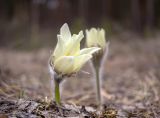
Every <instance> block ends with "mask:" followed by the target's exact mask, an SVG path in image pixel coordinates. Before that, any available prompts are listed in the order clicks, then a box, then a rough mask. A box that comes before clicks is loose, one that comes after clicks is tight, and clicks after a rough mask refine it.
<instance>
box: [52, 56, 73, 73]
mask: <svg viewBox="0 0 160 118" xmlns="http://www.w3.org/2000/svg"><path fill="white" fill-rule="evenodd" d="M73 66H74V57H73V56H62V57H60V58H59V59H57V60H55V63H54V68H55V71H57V72H59V73H62V74H70V73H72V72H73Z"/></svg>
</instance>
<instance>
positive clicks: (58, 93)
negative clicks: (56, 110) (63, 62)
mask: <svg viewBox="0 0 160 118" xmlns="http://www.w3.org/2000/svg"><path fill="white" fill-rule="evenodd" d="M59 84H60V82H59V81H57V80H55V101H56V103H57V104H58V105H60V102H61V98H60V91H59Z"/></svg>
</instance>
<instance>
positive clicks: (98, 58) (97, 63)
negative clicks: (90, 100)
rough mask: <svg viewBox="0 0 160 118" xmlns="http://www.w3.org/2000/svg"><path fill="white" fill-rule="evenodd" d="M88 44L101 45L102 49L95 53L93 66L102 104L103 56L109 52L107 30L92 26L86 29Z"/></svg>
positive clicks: (88, 45)
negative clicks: (101, 77)
mask: <svg viewBox="0 0 160 118" xmlns="http://www.w3.org/2000/svg"><path fill="white" fill-rule="evenodd" d="M86 45H87V47H99V48H101V50H99V51H97V52H96V53H94V54H93V59H92V63H93V67H94V69H95V75H96V88H97V102H98V105H101V90H100V89H101V86H100V77H99V76H100V75H99V73H100V72H99V71H100V67H101V62H102V58H103V57H104V55H107V53H108V45H109V43H106V40H105V30H104V29H96V28H91V29H90V30H86Z"/></svg>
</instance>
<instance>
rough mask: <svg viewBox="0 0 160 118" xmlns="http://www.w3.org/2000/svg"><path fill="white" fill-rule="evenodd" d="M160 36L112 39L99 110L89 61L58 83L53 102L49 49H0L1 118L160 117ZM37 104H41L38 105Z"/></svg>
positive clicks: (116, 37)
mask: <svg viewBox="0 0 160 118" xmlns="http://www.w3.org/2000/svg"><path fill="white" fill-rule="evenodd" d="M159 37H160V36H157V35H156V36H152V38H151V37H147V38H144V37H143V38H142V37H141V36H135V35H133V34H132V35H127V34H125V33H124V34H121V35H119V36H115V37H112V38H110V47H109V54H108V57H107V58H106V59H105V62H104V63H103V65H102V74H101V83H102V97H103V104H104V105H103V108H102V110H101V111H99V110H98V108H97V106H96V92H95V82H94V76H93V75H94V73H93V72H92V69H91V66H90V64H87V65H86V66H85V67H84V68H83V69H82V70H81V71H80V72H79V73H78V74H77V75H76V76H74V77H72V78H67V79H66V81H65V82H64V83H63V85H62V91H61V97H62V102H63V106H61V107H59V106H57V105H56V104H55V103H54V101H53V100H52V98H53V92H54V91H53V89H51V88H53V87H52V84H51V80H50V74H49V71H48V59H49V56H50V54H51V52H52V50H53V48H42V49H39V50H34V51H24V50H23V51H20V50H13V49H6V48H1V49H0V118H1V117H2V118H5V117H7V116H10V117H13V116H17V117H26V118H27V117H46V118H47V117H56V116H59V117H71V116H74V117H102V118H103V117H106V118H116V117H117V118H136V117H137V118H160V50H159V48H160V40H159ZM40 107H42V108H41V109H40Z"/></svg>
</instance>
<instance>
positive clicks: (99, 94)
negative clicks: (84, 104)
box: [95, 66, 101, 106]
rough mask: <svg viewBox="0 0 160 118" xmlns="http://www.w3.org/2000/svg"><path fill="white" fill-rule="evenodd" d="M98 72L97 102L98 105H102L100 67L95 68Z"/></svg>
mask: <svg viewBox="0 0 160 118" xmlns="http://www.w3.org/2000/svg"><path fill="white" fill-rule="evenodd" d="M95 71H96V73H95V74H96V89H97V102H98V105H99V106H100V105H101V88H100V87H101V86H100V78H99V66H95Z"/></svg>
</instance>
